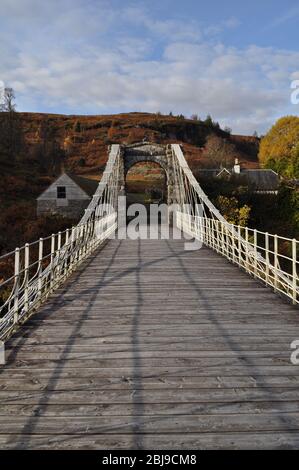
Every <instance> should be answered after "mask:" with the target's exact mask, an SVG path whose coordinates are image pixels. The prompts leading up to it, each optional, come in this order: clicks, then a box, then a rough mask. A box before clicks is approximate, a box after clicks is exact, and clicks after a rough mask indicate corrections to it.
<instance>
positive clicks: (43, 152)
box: [36, 119, 65, 175]
mask: <svg viewBox="0 0 299 470" xmlns="http://www.w3.org/2000/svg"><path fill="white" fill-rule="evenodd" d="M39 138H40V143H39V145H37V147H36V157H37V160H38V161H39V163H40V166H41V169H42V171H45V172H47V173H51V174H53V175H57V174H59V173H60V172H61V170H62V166H63V161H64V159H65V151H64V150H63V149H62V148H61V146H60V143H59V142H58V140H57V139H56V138H55V129H54V128H53V127H52V125H51V122H50V120H48V119H46V120H43V121H42V122H41V125H40V129H39Z"/></svg>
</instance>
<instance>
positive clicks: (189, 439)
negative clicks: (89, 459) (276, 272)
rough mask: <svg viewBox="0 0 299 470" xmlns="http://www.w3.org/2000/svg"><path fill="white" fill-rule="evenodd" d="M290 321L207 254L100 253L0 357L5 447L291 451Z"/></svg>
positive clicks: (164, 247) (294, 439)
mask: <svg viewBox="0 0 299 470" xmlns="http://www.w3.org/2000/svg"><path fill="white" fill-rule="evenodd" d="M297 337H299V318H298V310H296V309H295V308H294V307H293V306H291V305H289V304H288V303H285V302H283V301H282V300H281V299H280V298H279V297H278V296H275V295H274V294H273V293H272V292H271V290H270V289H268V288H266V287H265V286H263V284H262V283H260V282H257V281H255V280H254V279H253V278H250V277H249V276H247V275H246V274H245V273H244V272H242V271H240V270H239V269H237V268H236V267H235V266H233V265H232V264H230V263H229V262H228V261H226V260H225V259H223V258H221V257H220V256H218V255H217V254H215V253H214V252H212V251H211V250H208V249H206V248H203V249H202V250H200V251H199V252H196V253H194V252H186V251H184V249H183V242H182V241H180V240H171V241H130V240H125V241H111V242H110V243H108V244H107V245H106V246H105V247H104V248H103V249H102V250H101V251H100V252H99V253H98V254H96V255H95V256H94V258H93V259H90V260H88V263H85V264H84V265H82V267H81V268H80V270H79V271H78V272H76V273H74V275H73V276H72V278H71V279H69V280H68V281H67V283H66V284H65V285H64V286H62V287H61V288H60V289H58V291H56V292H55V294H53V295H52V296H51V298H50V299H49V302H48V303H47V304H46V305H44V306H43V307H42V308H41V309H40V311H39V312H38V313H37V314H36V315H34V316H33V317H32V318H31V320H30V321H29V322H28V323H27V324H26V325H24V327H23V328H22V329H21V330H20V331H19V333H18V334H17V335H16V336H15V337H14V338H12V339H11V340H10V341H9V343H8V344H7V345H6V346H7V348H6V352H7V360H8V362H7V365H6V366H5V367H4V368H2V369H1V370H0V446H1V447H2V448H28V449H30V448H51V449H55V448H64V449H66V448H84V449H89V448H90V449H92V448H111V449H113V448H119V449H121V448H132V447H133V448H144V449H146V448H157V449H163V448H164V449H165V448H169V449H171V448H181V449H184V448H186V449H187V448H188V449H192V448H202V449H204V448H207V449H209V448H224V449H227V448H257V449H262V448H297V447H298V445H299V398H298V395H299V394H298V389H299V376H298V368H297V367H295V366H293V365H292V364H291V362H290V353H291V350H290V343H291V342H292V341H293V340H294V339H297Z"/></svg>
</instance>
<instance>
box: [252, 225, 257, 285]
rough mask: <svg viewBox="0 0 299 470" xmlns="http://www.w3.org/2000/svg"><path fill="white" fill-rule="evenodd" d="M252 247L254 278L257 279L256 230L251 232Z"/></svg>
mask: <svg viewBox="0 0 299 470" xmlns="http://www.w3.org/2000/svg"><path fill="white" fill-rule="evenodd" d="M253 247H254V276H255V277H257V230H256V229H254V232H253Z"/></svg>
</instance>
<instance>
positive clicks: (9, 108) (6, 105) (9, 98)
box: [0, 88, 16, 113]
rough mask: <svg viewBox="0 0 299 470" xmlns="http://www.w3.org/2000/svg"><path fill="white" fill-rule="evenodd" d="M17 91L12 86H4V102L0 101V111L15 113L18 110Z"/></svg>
mask: <svg viewBox="0 0 299 470" xmlns="http://www.w3.org/2000/svg"><path fill="white" fill-rule="evenodd" d="M15 98H16V97H15V93H14V90H13V89H12V88H4V93H3V97H2V103H0V111H2V112H5V113H13V112H15V110H16V104H15V102H14V101H15Z"/></svg>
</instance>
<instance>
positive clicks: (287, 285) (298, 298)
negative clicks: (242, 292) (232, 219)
mask: <svg viewBox="0 0 299 470" xmlns="http://www.w3.org/2000/svg"><path fill="white" fill-rule="evenodd" d="M176 223H177V226H178V228H179V229H180V230H182V231H183V232H185V233H187V234H188V235H190V236H191V237H194V238H196V239H198V240H199V241H200V242H201V243H204V244H205V245H206V246H208V247H210V248H212V249H213V250H215V251H216V252H217V253H219V254H221V255H222V256H225V257H226V258H227V259H228V260H229V261H231V262H233V263H234V264H237V265H238V266H239V267H241V268H243V269H244V270H245V271H246V272H247V273H248V274H250V275H252V276H254V277H255V278H257V279H260V280H261V281H263V282H264V283H265V284H266V285H268V286H270V287H272V288H273V289H274V291H275V292H278V293H280V294H283V295H284V296H286V297H288V298H289V299H290V300H291V301H292V303H293V304H294V305H298V304H299V278H298V274H297V273H298V272H299V260H298V259H297V253H298V251H299V241H298V240H296V239H290V238H285V237H280V236H278V235H272V234H270V233H268V232H261V231H258V230H254V229H250V228H248V227H242V226H240V225H233V224H229V226H230V230H228V226H227V222H226V223H223V221H222V220H217V219H212V218H206V217H199V216H192V215H191V214H187V213H183V212H179V211H178V212H177V213H176ZM258 235H259V236H260V240H258V238H259V237H258ZM282 242H283V248H284V250H285V251H284V252H282ZM286 242H288V246H285V243H286ZM286 252H290V256H288V255H287V254H285V253H286Z"/></svg>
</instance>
